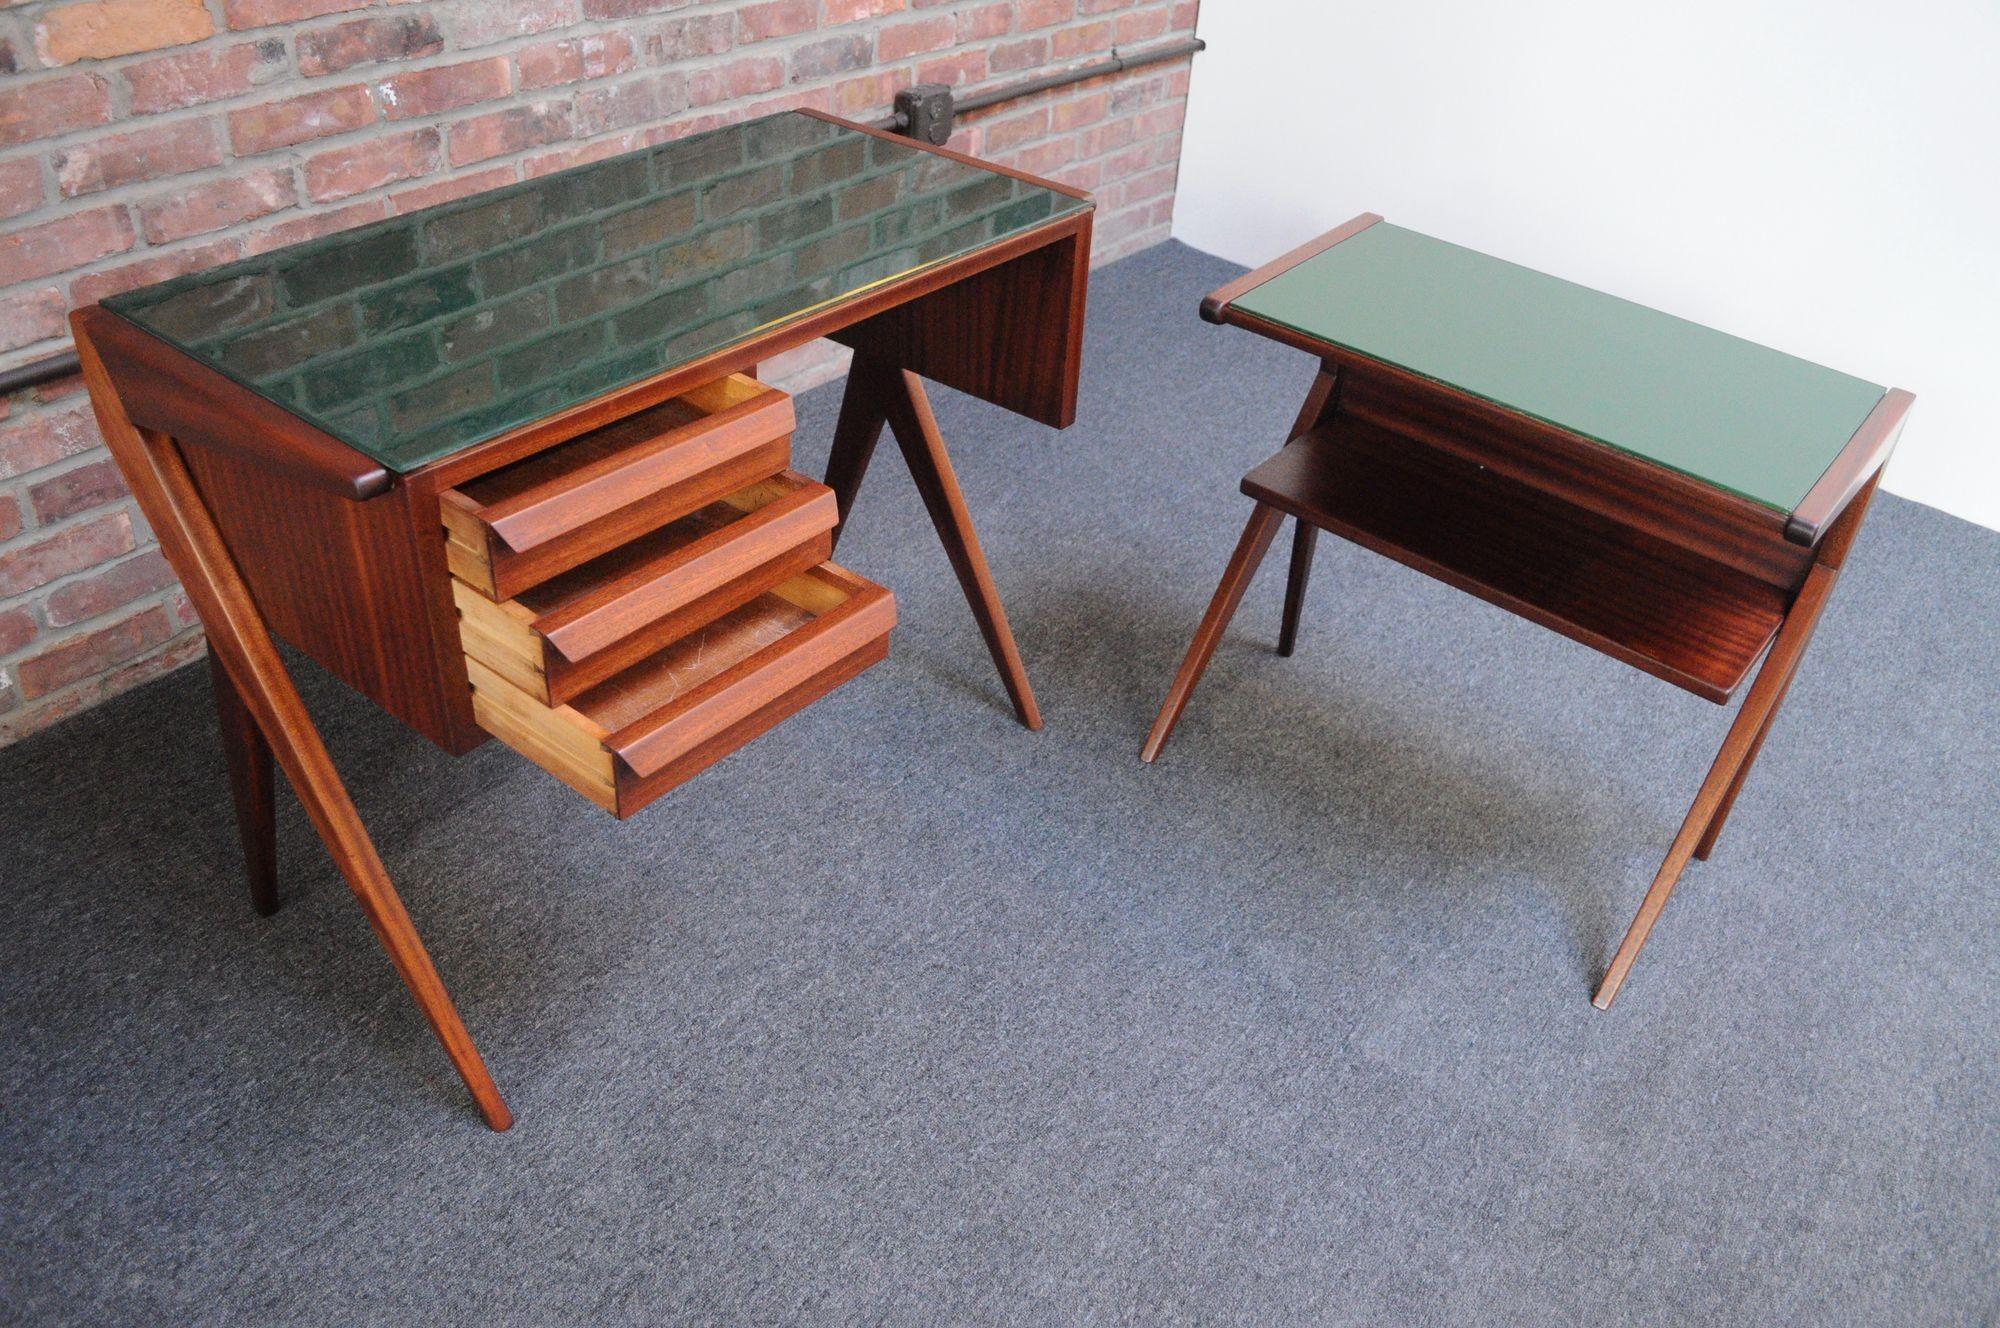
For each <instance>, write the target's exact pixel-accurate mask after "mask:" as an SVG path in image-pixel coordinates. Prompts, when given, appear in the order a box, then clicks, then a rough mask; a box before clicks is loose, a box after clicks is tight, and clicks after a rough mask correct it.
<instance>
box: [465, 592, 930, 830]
mask: <svg viewBox="0 0 2000 1328" xmlns="http://www.w3.org/2000/svg"><path fill="white" fill-rule="evenodd" d="M895 620H896V609H895V600H894V599H893V597H891V596H890V594H889V593H888V592H887V591H886V590H883V589H882V588H881V587H880V586H877V585H874V584H873V583H871V582H868V581H865V580H863V579H862V578H860V577H857V576H855V575H853V574H852V573H851V572H848V571H846V570H845V569H843V568H840V567H836V566H834V565H833V564H831V563H826V564H822V565H821V566H819V567H817V568H814V569H812V570H811V571H809V572H807V573H805V574H803V575H801V576H797V577H794V578H792V579H791V580H790V581H787V582H784V583H782V584H780V585H778V586H776V587H773V588H772V590H771V591H770V592H768V593H767V594H765V595H763V596H762V597H760V598H759V599H757V600H754V601H752V602H750V603H748V604H745V605H743V606H742V607H740V608H738V609H736V610H733V611H732V612H731V613H728V614H725V615H723V616H722V617H720V618H717V619H715V620H713V621H711V622H710V623H708V624H706V625H704V626H703V627H701V628H699V629H697V630H696V631H695V632H693V633H691V634H690V635H689V636H687V637H685V638H683V639H682V640H681V641H679V642H677V643H675V644H673V645H671V646H669V647H667V648H666V649H664V650H661V651H659V652H657V653H656V654H654V655H653V656H650V657H648V658H646V659H644V660H640V661H638V662H637V663H635V664H633V665H631V666H629V667H627V668H625V669H624V670H622V671H620V672H619V673H618V674H616V675H615V676H613V677H612V678H609V679H607V680H606V681H604V682H603V683H601V684H599V685H598V686H596V687H593V688H591V689H589V690H588V691H586V692H584V693H582V694H581V695H578V696H576V697H574V698H573V699H572V700H571V701H570V702H568V703H567V704H562V705H555V706H550V705H544V704H542V703H540V702H537V701H535V700H534V699H533V698H531V697H530V696H528V695H527V694H526V693H525V692H522V691H521V690H520V689H518V688H516V687H514V686H512V685H511V684H510V683H508V682H507V681H506V680H505V679H504V678H502V677H500V676H499V675H498V674H496V673H494V672H492V671H491V670H489V669H487V668H486V667H485V666H484V665H483V664H482V663H480V662H479V661H477V660H470V661H468V665H467V667H468V672H469V673H470V676H471V679H472V686H473V689H474V703H475V707H476V710H477V713H478V714H479V716H480V722H481V723H482V724H485V725H486V726H487V727H488V728H489V729H490V730H491V731H492V732H493V733H494V735H495V736H497V737H499V738H500V739H501V740H502V741H503V742H506V743H508V744H509V745H510V746H512V747H514V748H515V749H516V750H517V751H519V752H521V753H522V754H523V755H524V756H527V757H528V758H529V759H530V760H533V761H535V762H536V763H537V764H539V765H541V766H543V767H544V768H545V769H547V770H549V772H550V773H552V774H554V775H556V776H557V777H558V778H560V779H562V780H563V781H564V782H566V783H568V784H570V785H571V786H572V787H574V788H576V789H577V790H578V791H579V792H581V793H583V794H584V795H585V796H586V797H588V798H590V799H591V800H592V801H594V802H596V803H598V804H599V805H600V806H603V807H605V808H606V809H607V810H609V811H611V812H612V813H613V814H614V815H617V816H619V817H621V818H622V817H627V816H630V815H632V814H633V813H635V812H637V811H639V810H640V809H641V808H643V807H645V806H646V805H647V804H649V803H651V802H652V801H654V800H655V799H657V798H658V797H660V796H661V795H662V794H664V793H666V792H668V791H669V790H671V789H672V788H674V787H676V786H677V785H679V784H680V783H682V782H684V781H685V780H686V779H688V778H689V777H690V776H692V775H693V774H695V773H697V772H698V771H699V770H700V769H703V768H705V767H706V766H707V765H709V764H712V763H713V762H715V761H717V760H720V759H721V758H722V757H723V756H726V755H727V754H728V753H729V752H731V751H734V750H735V749H736V748H737V747H738V746H741V745H742V744H743V743H744V742H747V741H749V740H750V739H751V738H753V737H755V736H756V735H757V734H759V733H762V732H764V731H765V730H766V729H768V728H770V727H771V726H772V725H773V724H775V723H777V722H778V721H779V720H780V719H782V718H783V717H784V716H785V715H787V714H790V713H792V712H793V711H795V710H797V709H798V708H799V707H800V706H803V705H805V704H807V703H808V702H810V701H811V700H813V699H814V698H816V697H818V696H821V695H824V694H825V693H826V691H828V690H830V689H831V688H832V687H833V686H835V685H837V684H838V683H839V682H841V681H845V680H846V679H847V678H850V677H853V676H854V675H855V674H856V673H858V672H859V671H860V669H861V668H864V667H866V666H867V664H869V663H873V662H874V661H876V660H879V659H881V658H882V657H883V655H884V653H885V652H886V649H887V638H888V633H889V630H890V628H891V627H893V626H894V625H895Z"/></svg>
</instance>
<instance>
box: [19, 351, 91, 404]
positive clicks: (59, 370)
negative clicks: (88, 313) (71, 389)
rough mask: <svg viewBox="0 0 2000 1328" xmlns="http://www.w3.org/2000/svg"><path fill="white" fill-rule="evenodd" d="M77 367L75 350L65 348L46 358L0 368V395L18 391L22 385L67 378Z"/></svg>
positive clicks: (37, 385)
mask: <svg viewBox="0 0 2000 1328" xmlns="http://www.w3.org/2000/svg"><path fill="white" fill-rule="evenodd" d="M77 367H78V366H77V359H76V352H75V351H73V350H66V351H64V352H63V353H62V354H60V355H51V356H49V357H48V358H47V359H46V360H30V361H29V362H28V363H26V364H17V365H15V366H14V367H13V368H11V369H0V397H4V396H6V395H7V394H8V393H9V392H19V391H20V390H21V389H22V388H24V387H39V386H40V385H41V384H43V383H52V382H54V381H55V380H56V379H58V378H67V377H69V376H70V375H71V374H73V373H75V372H76V371H77Z"/></svg>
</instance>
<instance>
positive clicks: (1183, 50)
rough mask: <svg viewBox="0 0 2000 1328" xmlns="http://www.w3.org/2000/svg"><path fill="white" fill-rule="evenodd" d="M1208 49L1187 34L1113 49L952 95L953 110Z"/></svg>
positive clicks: (897, 124) (876, 124)
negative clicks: (1125, 50)
mask: <svg viewBox="0 0 2000 1328" xmlns="http://www.w3.org/2000/svg"><path fill="white" fill-rule="evenodd" d="M1207 49H1208V43H1207V42H1205V41H1203V40H1202V39H1201V38H1199V37H1188V38H1185V39H1183V40H1181V41H1176V42H1168V43H1167V44H1166V45H1164V46H1155V47H1152V48H1150V49H1148V50H1143V51H1134V52H1132V53H1131V54H1130V55H1120V54H1119V53H1118V52H1117V51H1116V50H1115V49H1114V50H1113V51H1112V53H1111V54H1110V55H1108V56H1106V57H1105V58H1104V59H1102V60H1092V61H1090V62H1089V63H1088V64H1081V65H1077V66H1076V67H1074V68H1072V69H1065V70H1063V71H1061V72H1060V73H1055V74H1043V75H1042V76H1040V77H1039V78H1029V79H1023V80H1022V81H1021V82H1019V83H1008V84H1004V85H1002V86H1000V87H997V88H989V89H987V90H986V91H984V92H975V93H973V94H972V95H971V96H969V97H966V98H964V99H963V100H961V99H959V98H956V97H954V98H953V99H952V104H951V109H952V114H954V115H957V114H959V113H960V112H963V111H983V110H985V109H986V108H987V107H988V106H997V105H999V104H1000V103H1001V102H1003V101H1013V100H1014V99H1015V98H1017V97H1030V96H1033V95H1034V94H1035V93H1037V92H1047V91H1049V90H1050V89H1051V88H1066V87H1068V86H1070V85H1071V84H1073V83H1081V82H1083V81H1085V80H1086V79H1092V78H1102V77H1103V76H1104V75H1106V74H1120V73H1123V72H1124V71H1126V70H1127V69H1137V68H1139V67H1140V66H1141V65H1151V64H1158V63H1159V62H1160V61H1162V60H1178V59H1180V58H1181V57H1182V56H1186V55H1194V54H1196V53H1197V52H1200V51H1205V50H1207ZM870 126H871V127H872V128H875V129H895V130H899V131H900V130H904V129H908V128H909V127H910V120H909V117H908V116H907V115H904V114H903V113H902V112H900V111H898V112H897V113H895V114H894V115H885V116H883V117H882V118H881V119H879V120H875V121H871V122H870Z"/></svg>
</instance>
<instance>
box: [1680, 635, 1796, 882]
mask: <svg viewBox="0 0 2000 1328" xmlns="http://www.w3.org/2000/svg"><path fill="white" fill-rule="evenodd" d="M1798 671H1799V662H1798V660H1796V659H1794V660H1793V661H1792V667H1791V669H1790V670H1788V671H1787V672H1786V674H1785V680H1784V682H1782V683H1780V684H1779V686H1778V694H1777V697H1776V698H1775V699H1774V700H1772V702H1771V712H1770V713H1769V714H1767V715H1765V716H1764V722H1763V723H1762V724H1759V725H1758V726H1757V736H1756V737H1755V738H1752V739H1751V740H1750V750H1749V752H1748V753H1746V754H1745V755H1744V757H1743V764H1742V765H1740V766H1738V767H1736V775H1735V777H1734V778H1733V779H1731V780H1730V781H1729V788H1728V790H1727V791H1726V792H1725V793H1723V795H1722V801H1721V803H1720V804H1718V805H1717V807H1716V809H1715V815H1713V816H1711V817H1709V818H1708V828H1707V829H1706V830H1703V831H1702V832H1701V840H1700V842H1699V843H1697V844H1696V845H1695V846H1694V856H1695V858H1696V859H1697V860H1698V861H1701V862H1706V861H1708V855H1709V854H1711V853H1713V852H1714V851H1715V841H1716V840H1717V839H1718V838H1720V837H1721V835H1722V825H1723V822H1725V821H1727V820H1728V819H1729V809H1730V808H1731V807H1734V806H1735V805H1736V795H1737V794H1738V793H1741V792H1742V791H1743V781H1744V780H1745V779H1746V778H1748V777H1749V774H1750V767H1751V766H1752V765H1755V764H1756V762H1757V753H1759V752H1761V751H1763V750H1764V739H1765V737H1766V736H1768V735H1769V734H1770V732H1771V725H1772V724H1773V723H1774V722H1776V720H1777V718H1778V709H1779V707H1781V706H1783V705H1784V704H1785V694H1786V693H1787V692H1789V691H1790V690H1791V688H1792V679H1793V678H1794V677H1796V676H1798Z"/></svg>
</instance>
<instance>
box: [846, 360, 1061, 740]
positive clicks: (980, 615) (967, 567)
mask: <svg viewBox="0 0 2000 1328" xmlns="http://www.w3.org/2000/svg"><path fill="white" fill-rule="evenodd" d="M849 374H850V379H849V384H848V392H849V393H850V395H851V394H853V393H854V392H855V391H856V390H857V388H856V385H855V383H854V381H853V375H855V374H859V375H862V380H861V385H860V388H859V390H861V391H863V392H865V393H866V394H867V396H868V397H869V398H872V399H873V401H874V403H875V406H876V408H878V409H880V411H881V413H882V416H883V418H884V419H885V420H886V422H887V423H888V425H889V429H890V432H892V433H894V434H895V435H896V444H897V446H899V447H900V448H901V449H902V452H903V460H904V461H905V462H907V463H908V464H909V467H910V477H911V478H912V479H914V480H915V481H916V484H917V493H918V494H919V495H921V496H922V498H923V500H924V508H925V510H927V511H928V512H929V513H930V517H931V525H933V526H934V527H936V528H937V534H938V540H939V541H940V542H941V543H942V544H943V545H944V552H945V556H946V557H947V558H949V559H950V560H951V570H952V571H953V572H955V573H957V575H958V584H959V587H960V588H961V589H962V590H964V592H965V602H966V603H967V604H969V605H971V606H972V616H973V618H974V619H975V620H977V622H978V623H979V633H980V635H981V636H983V637H985V638H986V649H987V652H988V653H989V654H991V655H992V656H993V663H994V665H995V666H996V667H998V668H999V670H1000V681H1001V683H1002V684H1003V685H1004V686H1005V687H1006V689H1007V697H1008V699H1009V700H1011V701H1012V702H1013V703H1014V713H1015V715H1017V716H1018V717H1019V718H1020V720H1021V723H1022V724H1024V725H1026V726H1027V727H1028V728H1031V729H1039V728H1040V727H1041V726H1042V712H1041V710H1040V708H1039V707H1037V706H1036V705H1035V693H1034V691H1033V690H1032V689H1031V688H1030V687H1029V686H1028V671H1027V669H1026V668H1025V667H1023V666H1022V664H1021V652H1020V650H1019V648H1017V647H1016V646H1015V644H1014V633H1013V630H1012V629H1011V628H1009V627H1008V626H1007V611H1006V609H1004V608H1002V607H1001V606H1000V592H999V591H998V590H996V589H995V588H994V585H993V573H992V572H991V571H990V570H988V568H987V566H986V554H985V552H984V551H983V550H982V549H981V548H980V547H979V536H978V535H976V534H974V533H973V529H972V514H971V513H970V512H969V511H967V510H966V506H965V495H964V494H963V493H962V492H960V490H959V487H958V475H957V473H956V472H954V471H953V470H952V466H951V457H950V455H949V454H947V453H946V452H945V449H944V439H943V437H942V436H940V435H939V433H938V427H937V417H936V416H935V415H933V414H932V413H931V403H930V398H929V397H927V396H926V395H925V394H924V383H923V379H921V378H919V377H917V376H916V375H915V374H913V373H911V372H909V371H908V370H907V369H902V368H898V367H896V366H895V365H891V364H885V363H883V362H881V361H878V360H874V359H872V358H870V357H866V356H862V355H856V356H855V357H854V366H853V368H852V369H850V370H849ZM841 415H842V422H843V423H846V422H847V421H846V416H847V403H846V402H843V403H842V406H841ZM867 419H868V416H867V414H865V413H864V412H863V410H862V409H861V408H860V406H858V405H857V408H856V412H855V417H854V421H853V430H852V437H854V438H856V439H859V438H860V437H861V436H862V434H863V433H864V432H868V431H869V429H870V426H868V424H867ZM880 427H881V426H880V425H879V424H877V425H874V426H872V428H873V429H875V430H879V428H880ZM870 445H871V446H872V440H871V443H870ZM847 450H848V452H849V453H850V454H853V455H859V454H860V452H861V450H862V445H861V444H860V443H859V442H858V441H857V442H854V443H852V444H850V446H849V447H848V449H847ZM864 464H865V463H864ZM845 469H846V470H851V471H852V472H853V475H854V481H853V482H854V484H855V485H857V486H858V485H859V483H860V478H861V477H860V467H859V466H856V465H854V464H853V463H852V462H849V463H846V467H845ZM831 473H832V472H831V468H829V476H830V478H829V479H828V481H827V482H828V484H829V485H831V484H832V483H833V481H832V478H831ZM835 492H836V493H838V492H839V490H838V489H837V488H836V489H835ZM851 497H852V495H851V494H850V501H851Z"/></svg>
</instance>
